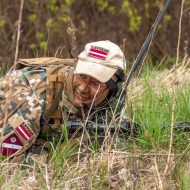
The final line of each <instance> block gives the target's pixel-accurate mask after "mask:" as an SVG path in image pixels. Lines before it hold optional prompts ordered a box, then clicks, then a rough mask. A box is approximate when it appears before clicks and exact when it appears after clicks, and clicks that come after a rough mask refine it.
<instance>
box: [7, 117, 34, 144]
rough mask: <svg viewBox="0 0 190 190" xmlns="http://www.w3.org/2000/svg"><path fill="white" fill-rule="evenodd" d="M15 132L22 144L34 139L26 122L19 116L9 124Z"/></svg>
mask: <svg viewBox="0 0 190 190" xmlns="http://www.w3.org/2000/svg"><path fill="white" fill-rule="evenodd" d="M11 125H12V126H13V128H14V129H15V132H16V134H17V136H18V137H19V139H20V140H21V141H22V142H28V141H30V140H32V139H33V138H34V136H33V132H32V131H31V129H30V128H29V126H28V125H27V123H26V121H25V120H24V119H23V118H22V117H21V116H19V117H18V118H16V119H14V120H13V121H12V122H11Z"/></svg>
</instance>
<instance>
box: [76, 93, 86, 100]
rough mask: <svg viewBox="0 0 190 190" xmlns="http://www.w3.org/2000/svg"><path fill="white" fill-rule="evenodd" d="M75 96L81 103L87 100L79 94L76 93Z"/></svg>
mask: <svg viewBox="0 0 190 190" xmlns="http://www.w3.org/2000/svg"><path fill="white" fill-rule="evenodd" d="M75 96H77V98H79V99H80V100H82V101H85V100H88V97H87V96H84V95H81V94H79V93H77V92H76V93H75Z"/></svg>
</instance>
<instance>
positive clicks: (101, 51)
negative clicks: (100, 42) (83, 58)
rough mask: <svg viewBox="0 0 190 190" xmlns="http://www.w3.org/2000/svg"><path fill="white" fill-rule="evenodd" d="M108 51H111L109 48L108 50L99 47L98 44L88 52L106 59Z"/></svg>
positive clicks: (92, 55)
mask: <svg viewBox="0 0 190 190" xmlns="http://www.w3.org/2000/svg"><path fill="white" fill-rule="evenodd" d="M108 52H109V50H107V49H105V48H101V47H97V46H91V48H90V50H89V52H88V56H90V57H94V58H97V59H102V60H106V58H107V56H108Z"/></svg>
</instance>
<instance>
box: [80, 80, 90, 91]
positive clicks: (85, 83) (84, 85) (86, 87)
mask: <svg viewBox="0 0 190 190" xmlns="http://www.w3.org/2000/svg"><path fill="white" fill-rule="evenodd" d="M88 83H89V82H84V83H82V84H80V85H79V91H80V92H82V93H85V92H88V85H89V84H88Z"/></svg>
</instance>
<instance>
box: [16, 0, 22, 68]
mask: <svg viewBox="0 0 190 190" xmlns="http://www.w3.org/2000/svg"><path fill="white" fill-rule="evenodd" d="M23 6H24V0H21V4H20V11H19V18H18V27H17V39H16V50H15V58H14V64H13V70H14V69H15V67H16V64H17V59H18V52H19V41H20V33H21V32H20V31H21V22H22V12H23Z"/></svg>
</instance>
